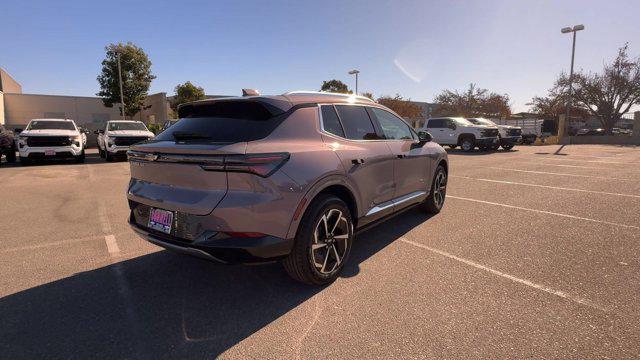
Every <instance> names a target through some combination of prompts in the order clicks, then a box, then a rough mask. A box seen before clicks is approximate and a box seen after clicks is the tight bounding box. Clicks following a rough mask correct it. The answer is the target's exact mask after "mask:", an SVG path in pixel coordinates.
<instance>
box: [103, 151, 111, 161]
mask: <svg viewBox="0 0 640 360" xmlns="http://www.w3.org/2000/svg"><path fill="white" fill-rule="evenodd" d="M104 158H105V160H107V162H112V161H113V156H111V155H109V152H108V151H105V152H104Z"/></svg>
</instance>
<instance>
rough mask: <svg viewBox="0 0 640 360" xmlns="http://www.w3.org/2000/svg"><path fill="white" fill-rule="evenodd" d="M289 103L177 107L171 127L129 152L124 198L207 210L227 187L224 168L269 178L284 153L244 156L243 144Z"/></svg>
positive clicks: (266, 130) (276, 120)
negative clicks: (178, 118)
mask: <svg viewBox="0 0 640 360" xmlns="http://www.w3.org/2000/svg"><path fill="white" fill-rule="evenodd" d="M267 100H269V99H267ZM274 103H275V105H274ZM288 104H289V103H288V102H287V103H280V102H278V101H275V102H274V101H263V99H262V98H257V99H256V98H254V99H250V100H245V99H231V100H218V101H206V102H196V103H192V104H188V105H186V106H183V107H181V108H180V109H179V113H180V118H181V119H180V120H179V121H178V122H177V123H176V124H175V125H173V126H171V127H170V128H168V129H167V130H165V131H164V132H162V133H161V134H159V135H158V136H156V138H155V139H154V140H152V141H149V142H146V143H142V144H138V145H134V146H133V147H132V148H131V150H130V151H129V159H130V163H131V181H130V183H129V191H128V197H129V199H130V200H132V201H135V202H138V203H142V204H146V205H150V206H153V207H157V208H160V209H164V210H172V211H179V212H183V213H188V214H193V215H207V214H210V213H211V212H212V211H213V210H214V209H215V208H216V206H217V205H218V204H219V203H220V201H221V200H222V199H223V198H224V196H225V195H226V193H227V191H228V188H229V186H228V181H227V172H228V171H242V172H251V173H256V174H258V175H260V176H265V175H266V176H268V175H270V174H269V172H270V171H271V167H272V166H274V164H277V162H278V161H280V162H282V161H286V159H285V156H286V155H285V154H246V148H247V143H248V142H249V141H254V140H259V139H262V138H264V137H266V136H268V135H269V134H270V133H271V132H272V131H273V130H274V129H275V128H276V127H277V126H278V125H279V124H280V123H281V122H282V120H283V119H284V117H285V116H286V115H285V114H286V111H287V110H288V108H290V106H288V107H287V105H288ZM276 105H279V106H276Z"/></svg>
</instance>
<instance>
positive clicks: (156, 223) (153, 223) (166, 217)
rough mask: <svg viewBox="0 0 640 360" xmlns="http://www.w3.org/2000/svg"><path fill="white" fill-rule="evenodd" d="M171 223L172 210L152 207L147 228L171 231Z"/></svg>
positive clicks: (165, 231) (164, 231)
mask: <svg viewBox="0 0 640 360" xmlns="http://www.w3.org/2000/svg"><path fill="white" fill-rule="evenodd" d="M172 224H173V212H171V211H167V210H162V209H155V208H152V209H151V212H150V213H149V228H151V229H154V230H158V231H162V232H163V233H165V234H169V233H171V225H172Z"/></svg>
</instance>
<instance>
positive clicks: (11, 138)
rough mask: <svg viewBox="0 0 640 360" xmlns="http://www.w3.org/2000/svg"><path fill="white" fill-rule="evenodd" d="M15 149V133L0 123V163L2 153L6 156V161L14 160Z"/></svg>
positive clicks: (11, 161)
mask: <svg viewBox="0 0 640 360" xmlns="http://www.w3.org/2000/svg"><path fill="white" fill-rule="evenodd" d="M16 151H17V150H16V141H15V135H14V134H13V132H12V131H9V130H7V129H6V128H5V127H4V126H3V125H2V124H0V164H2V155H4V156H5V157H6V158H7V162H10V163H13V162H16Z"/></svg>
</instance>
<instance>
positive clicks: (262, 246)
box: [129, 212, 293, 264]
mask: <svg viewBox="0 0 640 360" xmlns="http://www.w3.org/2000/svg"><path fill="white" fill-rule="evenodd" d="M129 225H131V228H132V229H133V230H134V231H135V232H136V233H138V235H140V236H141V237H142V238H143V239H145V240H147V241H148V242H150V243H152V244H155V245H158V246H161V247H163V248H165V249H167V250H171V251H175V252H178V253H182V254H187V255H191V256H195V257H199V258H202V259H206V260H211V261H216V262H220V263H224V264H238V263H257V262H265V261H271V260H276V259H279V258H282V257H285V256H287V255H288V254H289V253H290V252H291V249H292V248H293V239H282V238H279V237H275V236H269V235H267V236H263V237H251V238H245V237H228V236H226V235H224V234H223V233H217V232H212V231H205V232H203V233H202V235H201V236H199V237H197V238H196V239H194V240H193V241H186V240H184V239H180V238H177V237H175V236H172V235H167V234H163V233H160V232H157V231H155V230H151V229H149V228H146V227H144V226H141V225H139V224H137V223H136V222H135V221H134V216H133V212H132V214H131V216H130V217H129Z"/></svg>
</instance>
